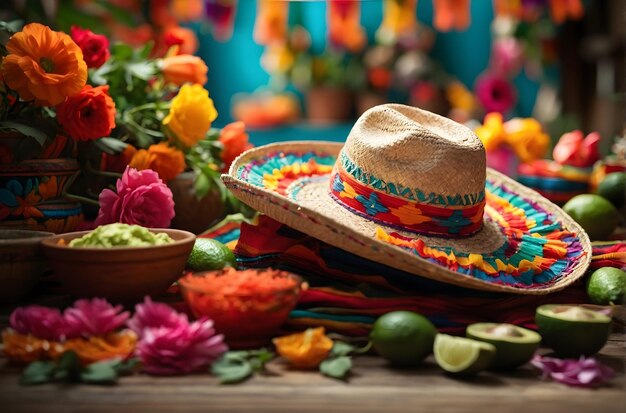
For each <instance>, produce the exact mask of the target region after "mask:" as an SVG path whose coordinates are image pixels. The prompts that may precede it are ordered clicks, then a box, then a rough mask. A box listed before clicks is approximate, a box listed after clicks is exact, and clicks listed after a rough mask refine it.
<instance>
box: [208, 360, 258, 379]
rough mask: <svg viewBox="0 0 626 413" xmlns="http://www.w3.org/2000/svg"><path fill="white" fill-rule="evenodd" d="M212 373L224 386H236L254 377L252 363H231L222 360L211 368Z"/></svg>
mask: <svg viewBox="0 0 626 413" xmlns="http://www.w3.org/2000/svg"><path fill="white" fill-rule="evenodd" d="M211 373H213V375H215V376H217V377H219V379H220V383H222V384H235V383H240V382H242V381H244V380H246V379H248V378H249V377H250V376H252V373H253V369H252V366H251V365H250V363H248V362H247V361H244V362H230V361H228V360H225V359H222V360H219V361H217V362H215V363H213V366H211Z"/></svg>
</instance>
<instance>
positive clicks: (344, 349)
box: [328, 341, 355, 358]
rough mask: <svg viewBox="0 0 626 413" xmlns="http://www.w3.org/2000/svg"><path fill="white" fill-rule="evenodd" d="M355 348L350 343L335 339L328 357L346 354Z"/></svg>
mask: <svg viewBox="0 0 626 413" xmlns="http://www.w3.org/2000/svg"><path fill="white" fill-rule="evenodd" d="M354 350H355V347H354V346H353V345H351V344H348V343H344V342H343V341H335V343H334V344H333V348H332V349H331V350H330V354H329V355H328V358H332V357H340V356H347V355H348V354H350V353H351V352H353V351H354Z"/></svg>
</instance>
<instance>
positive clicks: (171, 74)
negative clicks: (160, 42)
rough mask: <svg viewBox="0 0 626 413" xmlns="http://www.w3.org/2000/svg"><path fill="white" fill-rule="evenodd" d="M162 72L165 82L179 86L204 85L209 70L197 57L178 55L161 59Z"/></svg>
mask: <svg viewBox="0 0 626 413" xmlns="http://www.w3.org/2000/svg"><path fill="white" fill-rule="evenodd" d="M162 70H163V77H164V78H165V81H166V82H169V83H173V84H175V85H177V86H181V85H182V84H184V83H198V84H200V85H204V84H205V83H206V82H207V76H206V74H207V72H208V71H209V68H208V67H207V65H206V63H204V61H203V60H202V59H200V58H199V57H198V56H191V55H178V56H170V57H166V58H165V59H163V69H162Z"/></svg>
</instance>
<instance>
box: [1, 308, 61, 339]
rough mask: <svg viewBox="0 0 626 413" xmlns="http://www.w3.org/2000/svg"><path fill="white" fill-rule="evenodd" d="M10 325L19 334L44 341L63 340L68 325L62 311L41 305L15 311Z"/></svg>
mask: <svg viewBox="0 0 626 413" xmlns="http://www.w3.org/2000/svg"><path fill="white" fill-rule="evenodd" d="M9 323H10V325H11V327H12V328H13V329H14V330H15V331H17V332H18V333H20V334H32V335H33V336H35V337H37V338H40V339H42V340H53V341H59V340H63V339H64V338H65V335H66V333H67V325H66V322H65V319H64V318H63V315H62V314H61V311H59V310H58V309H56V308H48V307H42V306H39V305H30V306H28V307H19V308H17V309H15V311H13V313H11V317H10V318H9Z"/></svg>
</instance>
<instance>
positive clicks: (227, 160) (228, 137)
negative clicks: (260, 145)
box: [219, 122, 252, 171]
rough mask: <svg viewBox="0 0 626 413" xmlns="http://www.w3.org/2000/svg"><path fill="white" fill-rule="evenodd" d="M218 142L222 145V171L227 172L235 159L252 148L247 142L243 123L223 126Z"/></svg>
mask: <svg viewBox="0 0 626 413" xmlns="http://www.w3.org/2000/svg"><path fill="white" fill-rule="evenodd" d="M219 141H220V142H221V143H222V145H224V149H223V150H222V161H223V162H224V168H223V169H222V171H227V170H228V168H229V167H230V164H231V163H233V161H234V160H235V158H236V157H238V156H239V155H241V154H242V153H243V152H244V151H247V150H248V149H250V148H252V144H251V143H249V142H248V134H247V133H246V124H245V123H243V122H233V123H229V124H228V125H226V126H224V128H223V129H222V131H221V132H220V137H219Z"/></svg>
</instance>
